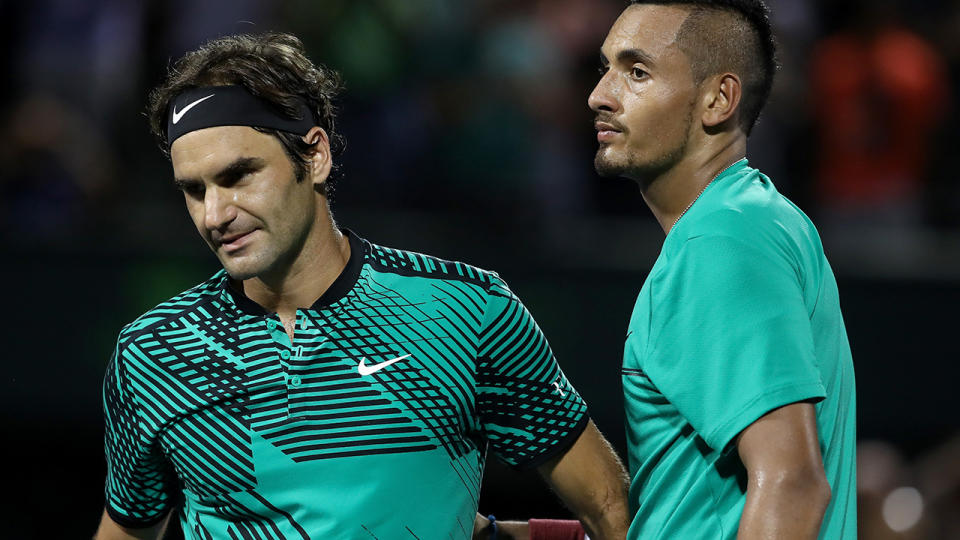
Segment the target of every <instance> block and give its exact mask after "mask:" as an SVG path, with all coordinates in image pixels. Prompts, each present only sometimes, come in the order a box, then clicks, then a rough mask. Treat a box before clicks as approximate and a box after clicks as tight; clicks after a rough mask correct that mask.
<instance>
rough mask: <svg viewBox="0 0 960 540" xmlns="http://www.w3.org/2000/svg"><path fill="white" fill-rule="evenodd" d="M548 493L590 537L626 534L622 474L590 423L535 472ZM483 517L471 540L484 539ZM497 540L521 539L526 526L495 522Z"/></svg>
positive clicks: (624, 478)
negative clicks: (558, 453) (578, 521)
mask: <svg viewBox="0 0 960 540" xmlns="http://www.w3.org/2000/svg"><path fill="white" fill-rule="evenodd" d="M537 472H538V473H540V476H541V477H543V479H544V480H545V481H546V482H547V484H548V485H550V487H551V488H552V489H553V491H554V492H555V493H556V494H557V495H558V496H559V497H560V499H561V500H562V501H563V502H564V503H565V504H566V505H567V507H568V508H570V510H572V511H573V513H574V515H576V516H577V517H578V518H580V522H581V523H582V524H583V527H584V529H585V530H586V532H587V534H588V535H589V536H590V538H593V539H595V540H607V539H623V538H626V536H627V528H628V526H629V523H628V518H627V516H628V509H627V488H628V486H627V474H626V471H625V470H624V468H623V464H622V463H621V462H620V459H619V458H618V457H617V455H616V453H615V452H614V450H613V448H612V447H611V446H610V443H608V442H607V440H606V439H604V437H603V435H602V434H601V433H600V431H599V430H597V428H596V426H595V425H594V424H593V421H590V423H589V424H588V425H587V428H586V429H585V430H584V431H583V433H582V434H581V435H580V437H579V438H578V439H577V441H576V442H574V443H573V445H571V446H570V448H569V449H567V451H566V452H565V453H563V454H562V455H561V456H558V457H556V458H554V459H552V460H550V461H548V462H547V463H545V464H543V465H541V466H540V467H538V468H537ZM488 523H489V522H488V521H487V518H485V517H483V516H481V515H479V514H478V515H477V519H476V522H475V524H474V534H473V538H474V540H483V539H486V538H488V537H489V533H488V531H486V527H487V524H488ZM497 527H498V532H499V534H498V538H505V539H508V540H509V539H514V540H527V539H529V538H530V528H529V526H528V524H527V523H526V522H521V521H500V520H497Z"/></svg>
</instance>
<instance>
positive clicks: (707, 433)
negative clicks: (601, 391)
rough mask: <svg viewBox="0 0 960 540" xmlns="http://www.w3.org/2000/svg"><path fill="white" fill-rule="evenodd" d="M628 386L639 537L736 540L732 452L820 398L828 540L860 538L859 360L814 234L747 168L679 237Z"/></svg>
mask: <svg viewBox="0 0 960 540" xmlns="http://www.w3.org/2000/svg"><path fill="white" fill-rule="evenodd" d="M623 385H624V396H625V407H626V416H627V442H628V448H629V461H630V474H631V478H632V483H631V488H630V500H631V507H632V511H633V512H634V519H633V522H632V524H631V528H630V538H644V539H647V538H684V539H697V538H704V539H707V538H709V539H721V538H735V537H736V532H737V527H738V525H739V521H740V515H741V513H742V511H743V504H744V501H745V494H746V471H745V469H744V468H743V465H742V463H741V462H740V460H739V455H738V454H737V452H736V448H735V447H734V445H733V444H732V443H733V441H734V439H735V438H736V436H737V435H738V434H739V433H740V432H741V431H743V429H744V428H746V427H747V426H749V425H750V424H752V423H753V422H754V421H756V420H757V419H759V418H760V417H761V416H763V415H764V414H766V413H767V412H769V411H771V410H773V409H776V408H778V407H781V406H784V405H787V404H790V403H796V402H799V401H811V402H816V411H817V428H818V433H819V438H820V446H821V451H822V453H823V458H824V466H825V470H826V474H827V478H828V480H829V482H830V485H831V488H832V493H833V496H832V499H831V502H830V506H829V508H828V509H827V513H826V516H825V517H824V524H823V528H822V529H821V538H831V539H832V538H855V537H856V500H855V496H856V489H855V487H856V486H855V442H856V441H855V425H854V421H855V395H854V375H853V362H852V358H851V354H850V347H849V345H848V343H847V337H846V331H845V329H844V325H843V319H842V315H841V312H840V303H839V296H838V292H837V285H836V280H835V279H834V276H833V271H832V270H831V268H830V265H829V263H828V262H827V260H826V257H825V256H824V253H823V247H822V245H821V243H820V239H819V236H818V235H817V232H816V229H815V228H814V227H813V224H812V223H811V222H810V220H809V219H808V218H807V217H806V216H805V215H804V214H803V213H802V212H801V211H800V210H799V209H798V208H797V207H796V206H794V205H793V204H792V203H791V202H790V201H788V200H787V199H786V198H784V197H783V196H782V195H780V194H779V193H778V192H777V191H776V188H774V186H773V184H772V183H771V182H770V180H769V178H767V177H765V176H764V175H762V174H760V173H759V171H757V170H755V169H751V168H750V167H748V166H747V162H746V160H741V161H740V162H738V163H736V164H734V165H733V166H731V167H730V168H728V169H727V170H726V171H724V172H723V173H722V174H721V175H720V176H719V177H718V178H717V179H716V180H714V182H713V183H711V185H710V186H709V187H708V188H707V189H706V190H705V191H704V193H703V194H702V195H701V196H700V198H699V199H698V200H697V201H696V202H695V204H694V205H693V206H692V207H691V208H690V210H689V211H688V212H687V214H686V215H685V216H683V218H682V219H681V220H679V222H678V223H677V224H676V225H675V226H674V227H673V229H671V231H670V233H669V234H668V235H667V238H666V240H665V242H664V246H663V249H662V251H661V254H660V256H659V258H658V259H657V262H656V263H655V265H654V267H653V269H652V270H651V272H650V274H649V276H648V278H647V281H646V282H645V283H644V285H643V288H642V289H641V292H640V295H639V297H638V299H637V303H636V305H635V308H634V312H633V316H632V318H631V321H630V328H629V332H628V335H627V340H626V344H625V350H624V363H623Z"/></svg>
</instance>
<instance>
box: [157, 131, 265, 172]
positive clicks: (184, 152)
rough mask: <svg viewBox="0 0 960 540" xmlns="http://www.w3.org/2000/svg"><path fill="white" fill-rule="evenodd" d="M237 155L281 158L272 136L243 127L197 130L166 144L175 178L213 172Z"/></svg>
mask: <svg viewBox="0 0 960 540" xmlns="http://www.w3.org/2000/svg"><path fill="white" fill-rule="evenodd" d="M239 157H258V158H262V159H266V160H270V159H275V158H283V157H284V153H283V146H281V145H280V141H278V140H277V139H276V137H274V136H273V135H270V134H267V133H261V132H259V131H257V130H255V129H253V128H251V127H247V126H217V127H210V128H204V129H198V130H196V131H191V132H190V133H187V134H185V135H183V136H181V137H179V138H178V139H177V140H175V141H173V144H172V145H171V146H170V161H171V162H172V163H173V170H174V173H175V174H176V176H177V177H188V176H191V177H193V176H197V177H199V176H204V175H205V174H209V173H212V172H217V171H218V170H219V169H220V168H222V167H225V166H227V165H229V164H230V163H232V162H233V161H234V160H236V159H237V158H239Z"/></svg>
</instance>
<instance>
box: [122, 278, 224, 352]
mask: <svg viewBox="0 0 960 540" xmlns="http://www.w3.org/2000/svg"><path fill="white" fill-rule="evenodd" d="M224 276H225V272H224V271H223V270H221V271H219V272H217V273H216V274H214V275H213V276H212V277H211V278H210V279H208V280H206V281H204V282H203V283H200V284H199V285H196V286H194V287H191V288H190V289H188V290H186V291H183V292H181V293H180V294H178V295H176V296H174V297H172V298H170V299H169V300H167V301H165V302H162V303H160V304H158V305H156V306H154V307H153V308H152V309H150V310H148V311H147V312H145V313H143V314H142V315H140V316H139V317H137V318H136V319H134V320H133V322H131V323H130V324H128V325H126V326H124V327H123V329H122V330H121V331H120V337H119V339H118V346H119V347H123V346H124V345H126V344H127V343H129V342H131V341H134V340H136V339H137V338H138V337H139V336H141V335H144V334H147V333H149V332H150V331H152V330H154V329H156V328H157V327H160V326H163V325H164V324H165V323H166V322H168V321H170V320H172V319H177V318H179V317H182V316H183V315H185V314H187V313H190V312H192V311H195V310H197V309H199V308H201V307H203V306H204V305H206V304H208V303H210V302H212V301H214V300H216V299H217V298H219V296H220V291H221V283H222V282H223V279H224Z"/></svg>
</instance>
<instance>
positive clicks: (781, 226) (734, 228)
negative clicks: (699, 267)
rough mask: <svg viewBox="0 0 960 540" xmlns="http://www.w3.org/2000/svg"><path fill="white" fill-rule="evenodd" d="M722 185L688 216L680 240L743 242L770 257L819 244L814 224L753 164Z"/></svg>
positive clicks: (705, 242)
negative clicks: (717, 192) (710, 202)
mask: <svg viewBox="0 0 960 540" xmlns="http://www.w3.org/2000/svg"><path fill="white" fill-rule="evenodd" d="M718 187H720V188H721V190H720V191H721V193H719V194H718V195H719V196H718V197H716V198H714V199H713V201H712V204H710V205H709V206H707V207H706V208H703V209H702V211H700V212H697V213H695V214H693V215H691V216H689V217H690V220H689V221H688V223H687V224H685V226H684V228H683V229H682V230H680V231H678V232H679V233H681V234H680V235H679V236H681V238H679V239H678V240H680V243H681V244H687V243H689V242H691V241H693V240H699V241H698V242H695V243H697V244H713V243H719V244H741V245H743V246H745V247H747V248H749V250H750V251H755V252H762V253H765V254H767V255H768V256H771V257H783V256H788V257H791V258H796V257H797V256H798V255H799V253H798V251H806V250H807V249H808V247H814V246H818V245H819V236H818V234H817V232H816V229H815V228H814V226H813V223H812V222H811V221H810V219H809V218H808V217H807V216H806V215H805V214H804V213H803V212H802V211H801V210H800V209H799V208H797V206H796V205H794V204H793V203H792V202H790V200H789V199H787V198H786V197H784V196H783V195H781V194H780V193H779V192H778V191H777V189H776V187H774V185H773V183H772V182H771V181H770V179H769V178H767V177H766V176H765V175H763V174H761V173H760V172H759V171H757V170H756V169H749V173H748V174H744V175H742V176H740V177H739V178H737V179H736V180H734V181H732V182H730V183H729V184H727V185H724V186H718Z"/></svg>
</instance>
